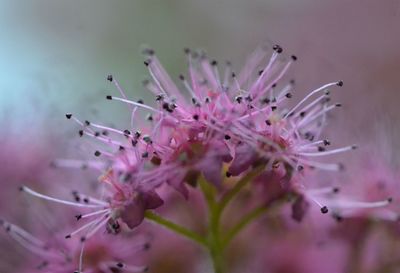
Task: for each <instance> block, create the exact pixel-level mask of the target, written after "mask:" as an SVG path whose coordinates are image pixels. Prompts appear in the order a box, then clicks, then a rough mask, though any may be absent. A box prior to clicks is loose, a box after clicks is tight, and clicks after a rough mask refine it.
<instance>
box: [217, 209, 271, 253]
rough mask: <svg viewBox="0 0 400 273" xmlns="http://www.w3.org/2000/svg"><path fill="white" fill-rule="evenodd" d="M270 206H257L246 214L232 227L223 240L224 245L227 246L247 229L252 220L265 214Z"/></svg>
mask: <svg viewBox="0 0 400 273" xmlns="http://www.w3.org/2000/svg"><path fill="white" fill-rule="evenodd" d="M267 210H268V208H267V207H266V206H262V207H257V208H255V209H253V210H252V211H250V212H249V213H248V214H246V215H245V216H244V217H243V218H242V219H241V220H240V221H239V222H238V223H237V224H236V225H235V226H234V227H233V228H231V229H230V230H229V231H228V232H227V234H226V235H225V237H224V238H223V240H222V247H223V248H225V247H227V246H228V245H229V243H230V242H231V241H232V239H233V238H235V236H236V235H237V234H238V233H239V232H241V231H242V230H243V229H245V228H246V227H247V226H248V225H249V224H250V223H251V222H253V221H254V220H256V219H257V218H258V217H260V216H261V215H263V214H264V213H265V212H266V211H267Z"/></svg>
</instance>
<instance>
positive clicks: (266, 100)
mask: <svg viewBox="0 0 400 273" xmlns="http://www.w3.org/2000/svg"><path fill="white" fill-rule="evenodd" d="M261 102H262V103H264V104H268V103H270V102H271V100H270V99H269V98H264V99H262V100H261Z"/></svg>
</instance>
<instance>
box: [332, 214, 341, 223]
mask: <svg viewBox="0 0 400 273" xmlns="http://www.w3.org/2000/svg"><path fill="white" fill-rule="evenodd" d="M332 216H333V218H334V219H335V220H336V221H338V222H342V221H343V217H342V216H340V215H339V214H337V213H335V214H333V215H332Z"/></svg>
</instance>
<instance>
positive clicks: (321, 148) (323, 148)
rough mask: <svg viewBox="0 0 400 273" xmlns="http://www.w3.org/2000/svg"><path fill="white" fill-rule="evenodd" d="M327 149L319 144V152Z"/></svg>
mask: <svg viewBox="0 0 400 273" xmlns="http://www.w3.org/2000/svg"><path fill="white" fill-rule="evenodd" d="M325 150H326V149H325V147H322V146H318V152H324V151H325Z"/></svg>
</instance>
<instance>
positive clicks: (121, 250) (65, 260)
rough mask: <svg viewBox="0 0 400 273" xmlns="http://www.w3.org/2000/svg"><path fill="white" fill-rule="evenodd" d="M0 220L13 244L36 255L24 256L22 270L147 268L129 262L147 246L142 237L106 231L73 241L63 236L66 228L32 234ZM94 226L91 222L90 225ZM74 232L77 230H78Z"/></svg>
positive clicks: (67, 272) (100, 272) (101, 272)
mask: <svg viewBox="0 0 400 273" xmlns="http://www.w3.org/2000/svg"><path fill="white" fill-rule="evenodd" d="M0 223H1V226H2V227H3V228H4V230H5V231H6V232H7V233H8V234H9V235H10V237H11V238H12V239H14V241H15V242H16V243H18V244H20V245H21V246H23V247H24V248H25V249H27V250H29V251H30V252H31V253H32V254H34V255H35V256H36V257H37V258H35V259H28V261H29V263H25V264H24V268H23V269H22V270H26V272H32V271H34V270H37V271H38V272H49V273H50V272H51V273H53V272H54V273H71V272H91V273H115V272H145V271H147V267H146V266H137V265H131V264H132V263H133V261H135V260H138V259H136V256H137V255H138V253H140V252H141V251H143V250H146V249H148V248H149V246H150V244H149V241H148V239H146V238H145V236H138V235H137V236H132V235H128V234H121V235H120V236H117V237H116V236H113V235H112V234H110V233H103V234H101V235H100V236H97V237H96V240H82V239H79V238H78V239H77V240H76V239H68V238H64V237H65V233H66V229H67V227H63V228H62V229H61V230H57V231H54V230H50V231H48V230H47V229H46V228H45V227H42V228H41V231H42V234H40V236H34V235H32V234H31V233H29V232H27V231H26V230H24V229H22V228H20V227H19V226H17V225H14V224H11V223H9V222H7V221H5V220H1V222H0ZM94 227H95V226H94V225H93V224H92V228H94ZM44 230H46V232H44ZM75 232H76V233H78V232H79V230H76V231H75ZM67 237H68V236H67ZM110 237H113V238H110ZM133 237H135V238H134V239H133Z"/></svg>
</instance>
